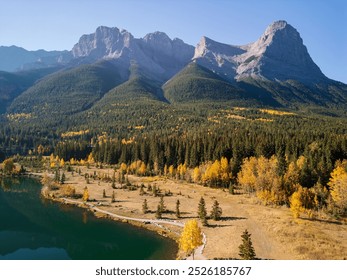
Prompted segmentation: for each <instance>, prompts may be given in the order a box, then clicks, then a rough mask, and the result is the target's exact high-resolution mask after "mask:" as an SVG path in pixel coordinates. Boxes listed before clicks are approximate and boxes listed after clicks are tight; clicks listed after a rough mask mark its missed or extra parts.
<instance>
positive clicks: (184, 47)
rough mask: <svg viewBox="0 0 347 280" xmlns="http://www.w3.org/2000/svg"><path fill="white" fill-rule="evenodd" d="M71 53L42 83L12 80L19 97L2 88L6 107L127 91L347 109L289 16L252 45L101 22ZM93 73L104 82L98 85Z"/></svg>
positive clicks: (346, 99)
mask: <svg viewBox="0 0 347 280" xmlns="http://www.w3.org/2000/svg"><path fill="white" fill-rule="evenodd" d="M69 54H70V55H71V60H70V61H64V62H61V63H60V64H58V65H59V66H60V68H59V71H58V72H56V73H50V75H49V76H47V77H44V76H42V77H40V79H39V80H37V81H35V84H28V85H26V84H23V85H22V84H21V83H22V82H20V80H18V81H19V82H18V81H14V82H13V84H11V81H12V80H11V79H8V81H9V82H7V84H6V87H7V88H9V89H11V88H13V87H14V86H15V87H16V89H18V91H15V94H12V96H13V98H12V99H11V98H10V99H8V98H7V96H8V92H9V90H7V91H4V93H3V94H2V92H1V91H0V99H1V98H2V99H3V100H5V99H6V98H7V99H6V100H9V101H7V103H6V105H5V107H4V108H2V111H5V110H8V112H9V113H16V114H17V113H23V112H25V113H30V112H34V113H35V112H36V114H39V115H42V114H41V113H42V112H40V113H38V112H37V110H42V109H45V108H46V109H47V108H50V109H49V110H46V113H45V114H49V113H52V112H55V113H56V115H58V114H59V112H58V111H56V109H57V107H56V106H54V102H58V101H59V98H63V99H64V100H66V102H68V100H69V99H70V102H68V103H69V106H70V105H71V104H74V105H73V108H70V109H69V110H68V111H66V113H67V114H69V115H71V114H72V115H73V114H75V113H78V114H81V112H84V111H85V112H87V111H88V110H89V109H90V108H92V107H93V106H96V105H97V104H98V103H99V101H100V100H102V99H103V97H104V96H107V98H108V99H107V100H108V101H109V102H111V103H112V98H114V99H115V100H117V102H119V101H122V98H123V99H124V101H123V102H124V103H127V102H129V100H132V102H134V101H135V100H136V99H137V98H141V99H142V98H145V99H146V100H148V101H153V102H154V100H155V101H156V102H164V103H168V104H169V103H175V104H179V103H189V102H193V101H199V102H201V101H202V102H207V103H208V102H210V103H211V102H212V103H213V102H229V103H228V104H240V103H241V104H245V105H247V106H269V107H285V108H290V109H295V110H296V109H298V108H304V107H307V106H318V107H323V108H335V107H338V108H346V104H347V85H345V84H343V83H340V82H337V81H333V80H331V79H329V78H327V77H326V76H325V75H324V74H323V73H322V72H321V70H320V69H319V67H318V66H317V65H316V64H315V63H314V61H313V60H312V58H311V57H310V55H309V53H308V51H307V48H306V46H305V45H304V44H303V40H302V38H301V36H300V34H299V32H298V31H297V30H296V29H295V28H294V27H292V26H291V25H289V24H288V23H287V22H285V21H277V22H274V23H272V24H270V25H269V26H268V28H267V29H266V30H265V32H264V33H263V34H262V35H261V36H260V37H259V38H258V39H257V40H256V41H255V42H253V43H249V44H247V45H243V46H237V45H229V44H225V43H219V42H216V41H214V40H212V39H210V38H208V37H205V36H203V37H202V38H201V40H200V42H199V43H198V44H197V46H196V47H195V48H194V47H193V46H190V45H188V44H186V43H184V42H183V41H182V40H181V39H178V38H175V39H171V38H170V37H169V36H168V35H167V34H165V33H164V32H159V31H157V32H153V33H148V34H147V35H145V36H144V37H143V38H135V37H134V36H133V35H132V34H131V33H130V32H128V31H127V30H124V29H118V28H117V27H113V28H110V27H105V26H100V27H98V28H97V29H96V31H95V32H94V33H91V34H87V35H83V36H81V37H80V39H79V41H78V42H77V43H76V44H75V45H74V47H73V49H72V51H71V52H69ZM101 65H102V66H101ZM69 75H71V77H73V78H71V77H69ZM2 76H3V77H5V79H6V77H7V76H6V75H5V74H3V75H2ZM2 76H1V75H0V80H1V79H4V78H1V77H2ZM70 78H71V79H70ZM86 78H87V79H89V78H90V79H91V81H94V82H95V83H96V84H98V85H99V86H100V87H98V88H97V89H96V88H94V86H93V85H92V84H91V83H90V82H88V81H84V80H83V79H86ZM18 83H19V84H18ZM23 83H24V82H23ZM20 90H22V92H19V91H20ZM93 90H97V91H98V92H97V93H96V95H93V93H92V91H93ZM108 92H113V94H111V93H110V94H108ZM53 93H54V94H53ZM6 94H7V95H6ZM1 95H2V96H1ZM49 96H51V97H49ZM33 100H36V101H35V102H36V104H34V103H35V102H33ZM230 102H231V103H230ZM127 104H128V103H127ZM69 106H67V107H69ZM98 106H99V107H100V104H99V105H98ZM70 107H71V106H70ZM61 109H62V110H63V112H65V109H66V108H64V107H62V108H61ZM45 114H43V115H42V116H45Z"/></svg>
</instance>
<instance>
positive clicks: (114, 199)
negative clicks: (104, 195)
mask: <svg viewBox="0 0 347 280" xmlns="http://www.w3.org/2000/svg"><path fill="white" fill-rule="evenodd" d="M111 202H116V195H115V193H114V191H113V192H112V198H111Z"/></svg>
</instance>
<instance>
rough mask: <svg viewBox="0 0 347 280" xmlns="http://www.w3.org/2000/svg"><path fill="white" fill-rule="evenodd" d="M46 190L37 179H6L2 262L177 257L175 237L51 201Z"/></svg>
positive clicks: (0, 190)
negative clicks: (7, 260)
mask: <svg viewBox="0 0 347 280" xmlns="http://www.w3.org/2000/svg"><path fill="white" fill-rule="evenodd" d="M40 189H41V185H40V184H39V183H38V182H37V181H36V180H33V179H28V178H23V179H15V180H12V179H11V180H10V179H3V180H1V187H0V260H1V259H3V260H4V259H10V260H32V259H34V260H64V259H73V260H84V259H86V260H87V259H90V260H101V259H105V260H107V259H111V260H112V259H113V260H121V259H123V260H143V259H175V255H176V252H177V246H176V244H175V242H174V241H172V240H170V239H167V238H163V237H161V236H159V235H157V234H155V233H153V232H150V231H147V230H144V229H140V228H137V227H134V226H131V225H128V224H123V223H116V222H114V221H111V220H107V219H98V218H96V217H95V216H94V215H93V214H92V213H90V212H88V211H87V210H85V209H82V208H78V207H76V206H70V205H63V204H59V203H56V202H52V201H49V200H46V199H44V198H42V197H40Z"/></svg>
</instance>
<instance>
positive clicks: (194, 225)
mask: <svg viewBox="0 0 347 280" xmlns="http://www.w3.org/2000/svg"><path fill="white" fill-rule="evenodd" d="M202 239H203V236H202V232H201V229H200V227H199V226H198V222H197V221H196V220H190V221H188V222H186V224H185V225H184V228H183V232H182V234H181V237H180V240H179V248H180V249H181V250H182V251H184V252H185V253H186V254H187V255H189V254H193V259H194V252H195V249H196V248H197V247H199V246H201V245H202V244H203V242H202Z"/></svg>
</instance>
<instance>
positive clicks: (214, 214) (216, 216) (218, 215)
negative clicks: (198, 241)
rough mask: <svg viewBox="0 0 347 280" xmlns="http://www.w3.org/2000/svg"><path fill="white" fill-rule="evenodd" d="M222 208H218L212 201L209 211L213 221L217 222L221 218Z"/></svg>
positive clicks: (216, 202)
mask: <svg viewBox="0 0 347 280" xmlns="http://www.w3.org/2000/svg"><path fill="white" fill-rule="evenodd" d="M222 213H223V212H222V208H221V207H220V206H219V203H218V201H217V200H215V201H214V203H213V206H212V211H211V218H212V219H213V220H215V221H219V220H220V218H221V217H222Z"/></svg>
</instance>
